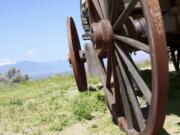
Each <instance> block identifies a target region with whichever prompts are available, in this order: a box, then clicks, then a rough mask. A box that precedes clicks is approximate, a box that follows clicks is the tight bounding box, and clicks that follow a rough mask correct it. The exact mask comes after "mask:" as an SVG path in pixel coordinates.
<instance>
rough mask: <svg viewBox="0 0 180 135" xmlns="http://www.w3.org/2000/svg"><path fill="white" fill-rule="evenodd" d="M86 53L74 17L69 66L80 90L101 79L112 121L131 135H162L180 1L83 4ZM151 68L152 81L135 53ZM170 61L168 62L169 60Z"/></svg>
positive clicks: (91, 0) (177, 50)
mask: <svg viewBox="0 0 180 135" xmlns="http://www.w3.org/2000/svg"><path fill="white" fill-rule="evenodd" d="M80 13H81V22H82V26H83V28H84V34H83V35H82V38H83V40H85V45H84V49H81V45H80V42H79V38H78V33H77V30H76V26H75V23H74V21H73V18H72V17H69V18H68V19H67V33H68V43H69V51H70V53H69V62H70V64H71V65H72V68H73V71H74V76H75V80H76V83H77V86H78V89H79V91H86V90H87V89H88V88H87V78H86V68H85V66H84V64H85V63H87V67H88V70H89V73H91V74H94V75H96V74H98V76H100V78H101V82H102V85H103V90H104V92H105V95H106V99H107V106H108V108H109V110H110V113H111V114H112V119H113V121H114V123H115V124H117V125H118V126H119V127H120V129H122V130H123V131H125V132H126V133H127V134H129V135H159V134H160V131H161V128H162V126H163V123H164V120H165V115H166V108H167V102H168V60H169V59H171V60H172V61H173V64H174V67H175V69H176V71H179V60H180V47H179V45H178V44H179V41H180V39H179V35H180V1H179V0H81V1H80ZM139 51H143V52H145V53H146V54H147V55H148V56H149V58H150V63H151V75H150V76H151V77H150V80H149V81H148V82H150V83H148V82H147V81H146V78H145V77H144V76H143V72H142V71H140V70H139V68H138V66H137V63H136V62H135V60H134V59H133V57H132V53H134V52H139ZM168 56H169V57H168Z"/></svg>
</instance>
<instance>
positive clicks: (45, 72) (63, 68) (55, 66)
mask: <svg viewBox="0 0 180 135" xmlns="http://www.w3.org/2000/svg"><path fill="white" fill-rule="evenodd" d="M12 67H14V68H17V69H19V70H21V71H22V72H23V73H26V74H28V75H29V76H30V78H33V79H35V78H43V77H47V76H50V75H55V74H65V73H71V72H72V69H71V68H70V65H69V62H68V61H67V60H58V61H53V62H47V63H39V62H33V61H21V62H17V63H13V64H7V65H0V73H4V72H6V71H7V70H8V69H10V68H12Z"/></svg>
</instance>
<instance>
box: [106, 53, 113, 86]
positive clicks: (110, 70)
mask: <svg viewBox="0 0 180 135" xmlns="http://www.w3.org/2000/svg"><path fill="white" fill-rule="evenodd" d="M111 76H112V67H111V56H110V52H109V54H108V59H107V73H106V86H107V87H108V88H109V87H110V86H111Z"/></svg>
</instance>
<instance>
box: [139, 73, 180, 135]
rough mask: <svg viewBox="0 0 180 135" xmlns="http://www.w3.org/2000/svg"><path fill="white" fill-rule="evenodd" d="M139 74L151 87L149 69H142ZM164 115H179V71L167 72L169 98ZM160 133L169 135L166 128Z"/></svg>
mask: <svg viewBox="0 0 180 135" xmlns="http://www.w3.org/2000/svg"><path fill="white" fill-rule="evenodd" d="M141 75H142V77H143V78H144V80H145V82H146V83H147V85H149V87H151V86H150V85H151V82H150V80H151V77H150V76H151V71H150V70H145V71H142V73H141ZM166 115H167V116H169V115H176V116H178V117H180V72H179V73H176V72H169V100H168V108H167V114H166ZM177 125H178V126H180V123H177ZM161 135H169V133H168V132H167V131H166V129H162V132H161Z"/></svg>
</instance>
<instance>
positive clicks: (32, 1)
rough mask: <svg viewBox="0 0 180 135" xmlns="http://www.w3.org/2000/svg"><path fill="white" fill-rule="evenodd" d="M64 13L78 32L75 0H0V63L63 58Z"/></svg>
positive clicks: (78, 18)
mask: <svg viewBox="0 0 180 135" xmlns="http://www.w3.org/2000/svg"><path fill="white" fill-rule="evenodd" d="M68 16H73V17H74V20H75V22H76V25H77V28H78V32H79V33H82V32H83V30H82V27H81V22H80V13H79V0H0V62H9V61H12V62H13V61H14V62H15V61H22V60H29V61H37V62H47V61H55V60H61V59H66V58H67V53H68V45H67V34H66V18H67V17H68Z"/></svg>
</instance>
